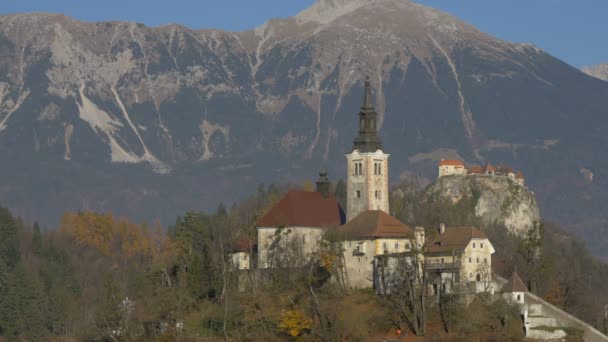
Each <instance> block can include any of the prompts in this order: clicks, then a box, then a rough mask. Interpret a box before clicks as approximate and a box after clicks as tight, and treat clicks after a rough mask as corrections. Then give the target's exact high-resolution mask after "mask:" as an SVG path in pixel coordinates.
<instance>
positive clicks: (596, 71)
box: [581, 63, 608, 81]
mask: <svg viewBox="0 0 608 342" xmlns="http://www.w3.org/2000/svg"><path fill="white" fill-rule="evenodd" d="M581 71H582V72H584V73H585V74H587V75H589V76H593V77H596V78H599V79H600V80H604V81H608V63H605V64H599V65H595V66H590V67H583V68H582V69H581Z"/></svg>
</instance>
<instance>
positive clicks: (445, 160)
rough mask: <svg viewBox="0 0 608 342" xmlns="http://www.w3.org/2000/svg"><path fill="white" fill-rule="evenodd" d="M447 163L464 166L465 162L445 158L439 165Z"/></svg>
mask: <svg viewBox="0 0 608 342" xmlns="http://www.w3.org/2000/svg"><path fill="white" fill-rule="evenodd" d="M447 165H451V166H462V167H464V163H463V162H461V161H460V160H452V159H443V160H442V161H441V162H440V163H439V166H447Z"/></svg>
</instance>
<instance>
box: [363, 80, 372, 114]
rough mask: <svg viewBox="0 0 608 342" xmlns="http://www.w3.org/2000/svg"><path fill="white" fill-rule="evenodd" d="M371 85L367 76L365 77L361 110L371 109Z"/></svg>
mask: <svg viewBox="0 0 608 342" xmlns="http://www.w3.org/2000/svg"><path fill="white" fill-rule="evenodd" d="M372 108H373V106H372V85H371V82H370V81H369V76H366V77H365V95H364V97H363V106H362V107H361V109H372Z"/></svg>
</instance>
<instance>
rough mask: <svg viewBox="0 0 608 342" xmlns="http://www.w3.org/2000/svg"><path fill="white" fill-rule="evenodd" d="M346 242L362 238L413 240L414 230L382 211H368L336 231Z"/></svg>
mask: <svg viewBox="0 0 608 342" xmlns="http://www.w3.org/2000/svg"><path fill="white" fill-rule="evenodd" d="M336 232H337V233H338V237H339V238H341V239H344V240H352V239H355V240H356V239H360V238H379V237H381V238H413V237H414V231H413V230H412V228H410V227H409V226H407V225H406V224H404V223H402V222H401V221H399V220H397V219H396V218H394V217H392V216H391V215H389V214H387V213H385V212H384V211H382V210H368V211H364V212H362V213H361V214H359V215H357V216H356V217H355V218H354V219H352V220H350V222H348V223H347V224H345V225H343V226H341V227H338V228H337V229H336Z"/></svg>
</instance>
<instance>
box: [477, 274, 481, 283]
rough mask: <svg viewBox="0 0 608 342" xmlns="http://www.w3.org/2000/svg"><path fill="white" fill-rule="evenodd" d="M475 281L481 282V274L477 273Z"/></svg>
mask: <svg viewBox="0 0 608 342" xmlns="http://www.w3.org/2000/svg"><path fill="white" fill-rule="evenodd" d="M477 281H481V274H479V273H477Z"/></svg>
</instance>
